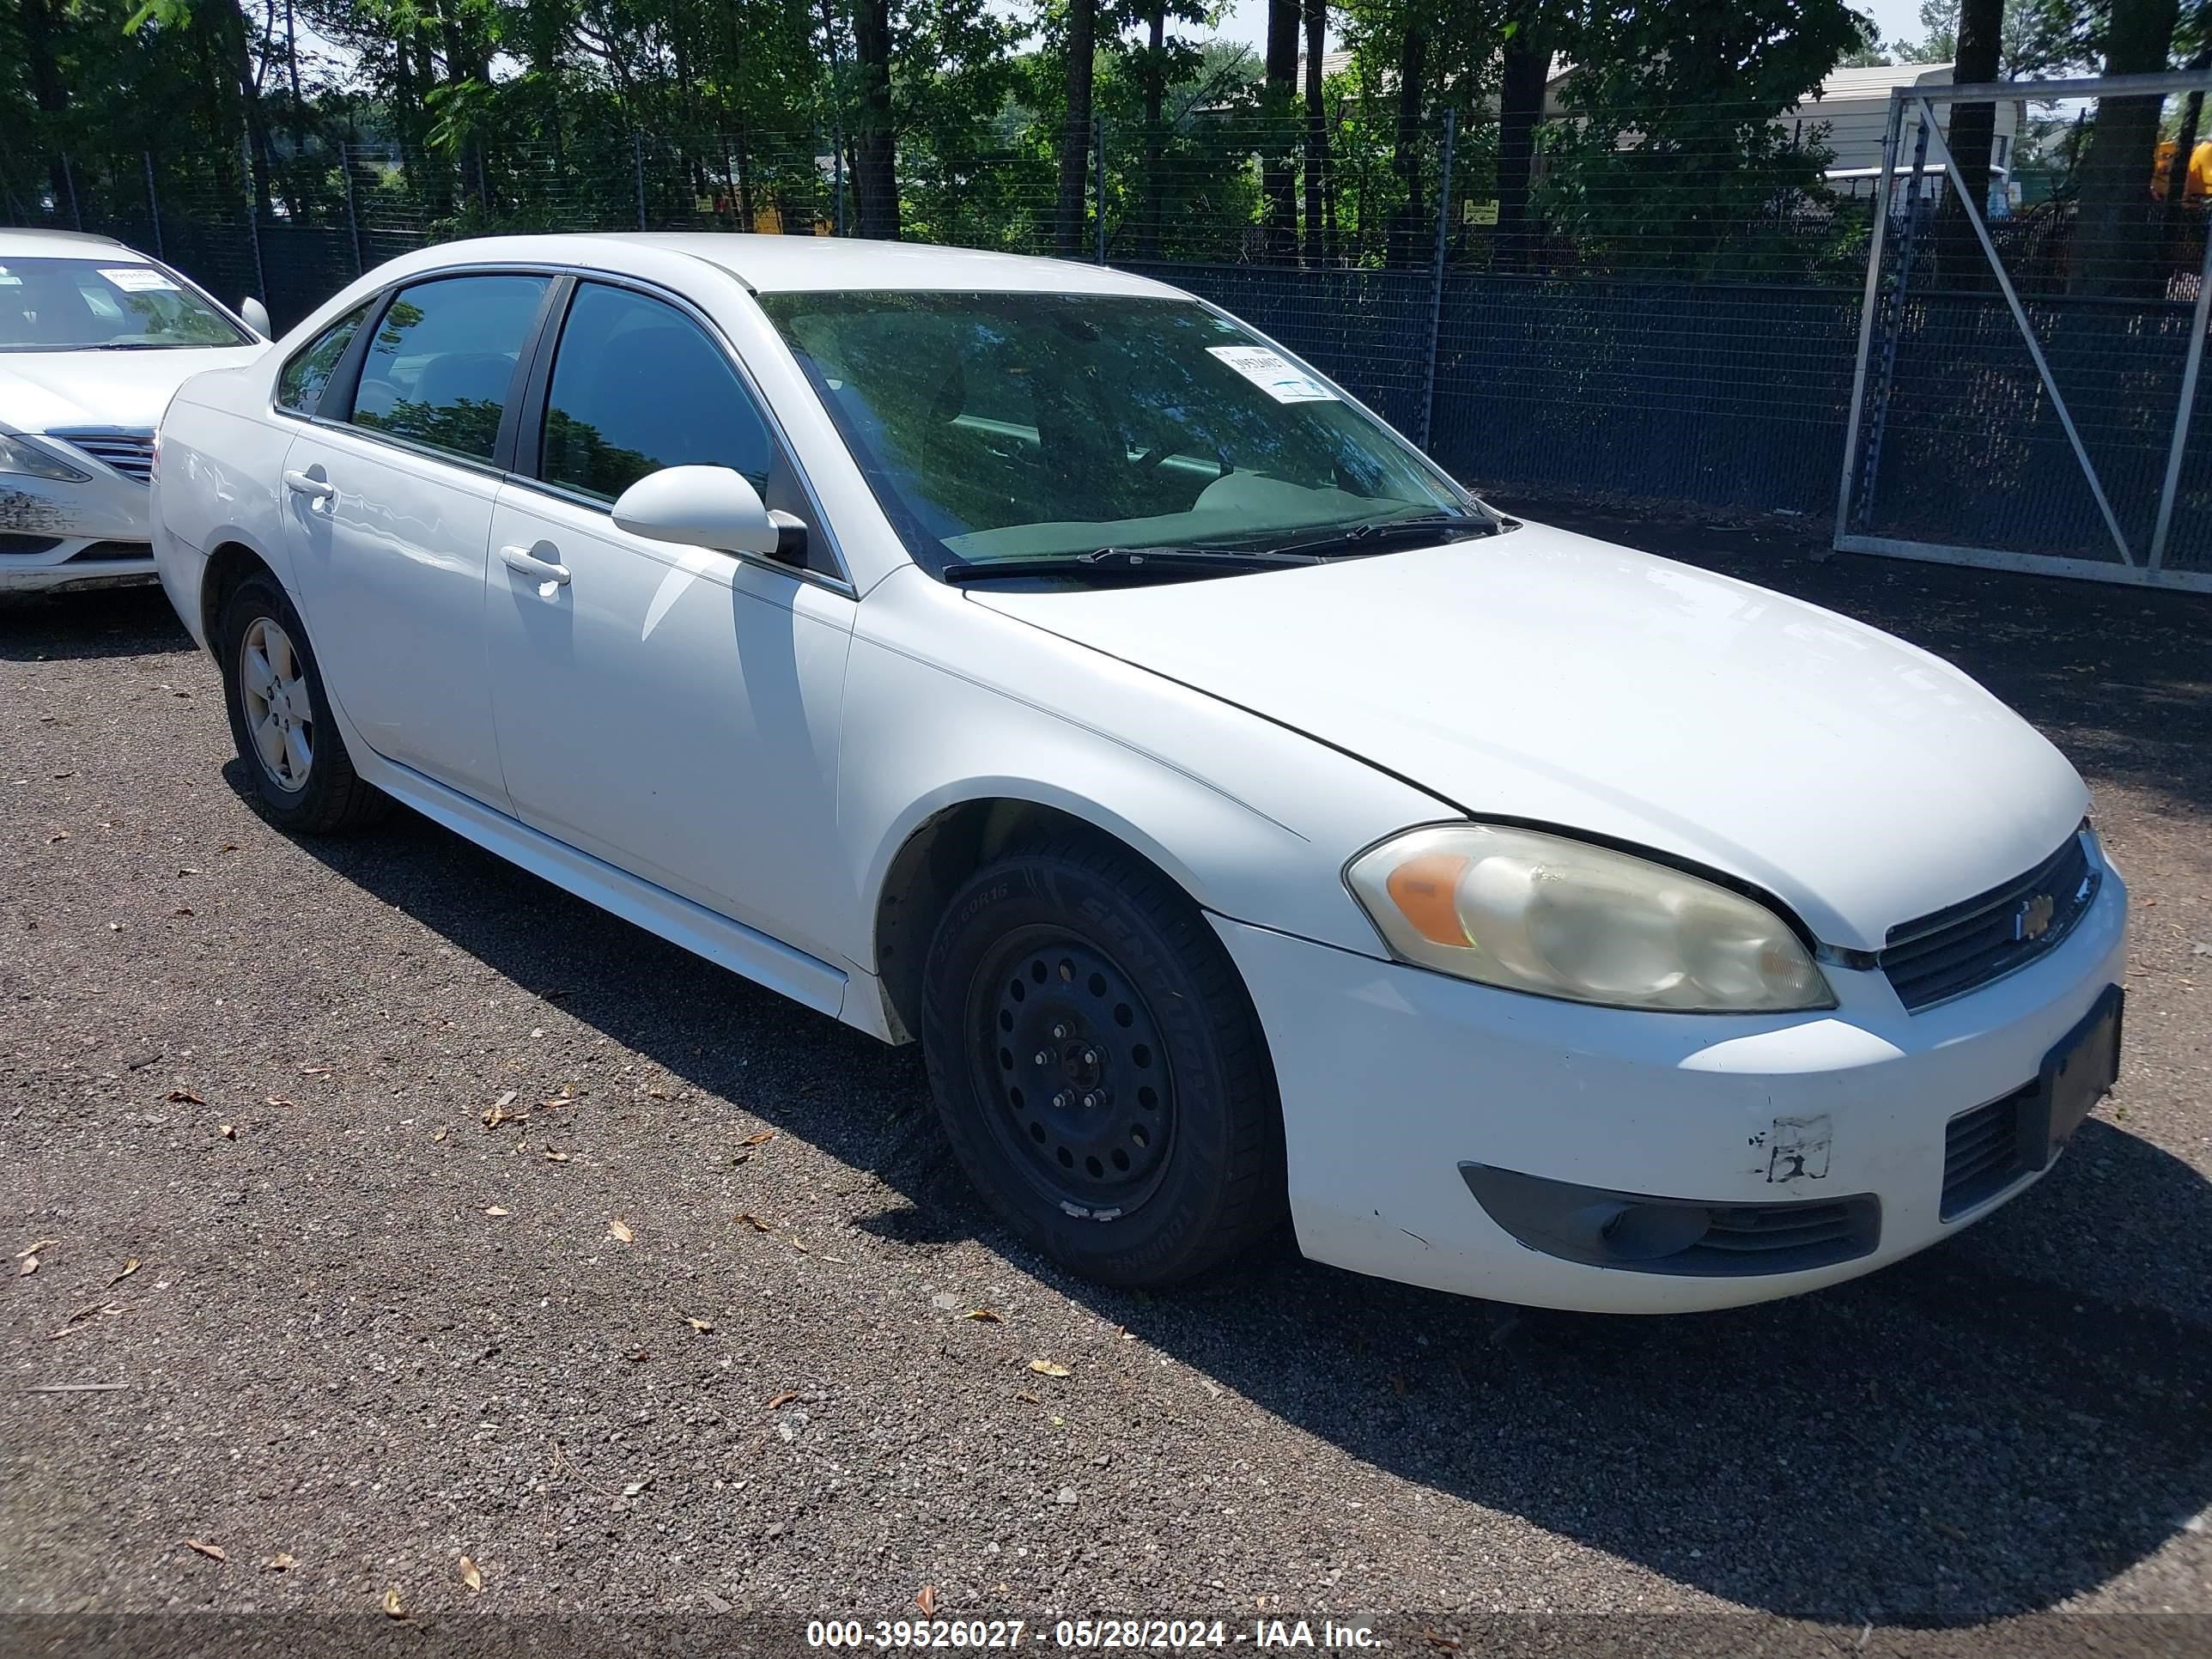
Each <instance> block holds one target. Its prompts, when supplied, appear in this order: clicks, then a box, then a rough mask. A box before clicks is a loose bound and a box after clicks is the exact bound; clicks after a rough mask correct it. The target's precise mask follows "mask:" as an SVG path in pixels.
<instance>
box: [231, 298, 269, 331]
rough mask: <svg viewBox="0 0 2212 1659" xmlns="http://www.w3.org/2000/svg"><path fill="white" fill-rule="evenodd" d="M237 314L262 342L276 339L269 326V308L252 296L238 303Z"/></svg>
mask: <svg viewBox="0 0 2212 1659" xmlns="http://www.w3.org/2000/svg"><path fill="white" fill-rule="evenodd" d="M238 314H239V315H240V316H241V317H243V318H245V319H246V326H247V327H248V328H250V329H252V331H254V332H255V333H256V334H258V335H259V336H260V337H262V338H263V339H264V340H273V339H275V338H276V330H274V329H272V328H270V326H269V307H267V306H264V305H263V304H262V303H261V301H258V300H257V299H255V298H254V297H253V296H252V295H250V294H249V295H246V298H244V299H243V300H240V301H239V302H238Z"/></svg>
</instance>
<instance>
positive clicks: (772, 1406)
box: [761, 1389, 799, 1412]
mask: <svg viewBox="0 0 2212 1659" xmlns="http://www.w3.org/2000/svg"><path fill="white" fill-rule="evenodd" d="M798 1398H799V1390H798V1389H785V1390H784V1391H783V1392H782V1393H781V1394H780V1395H776V1397H775V1399H773V1400H771V1401H769V1402H768V1404H767V1405H765V1406H763V1407H761V1409H762V1410H763V1411H764V1412H774V1411H781V1410H782V1409H783V1408H784V1407H786V1406H788V1405H789V1404H790V1403H791V1402H792V1401H794V1400H796V1399H798Z"/></svg>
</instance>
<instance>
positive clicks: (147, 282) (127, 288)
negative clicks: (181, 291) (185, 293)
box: [100, 265, 177, 294]
mask: <svg viewBox="0 0 2212 1659" xmlns="http://www.w3.org/2000/svg"><path fill="white" fill-rule="evenodd" d="M100 275H101V276H105V277H106V278H107V280H108V281H109V282H111V283H114V284H115V286H116V287H118V288H119V289H122V290H123V291H124V292H125V294H149V293H156V292H158V293H163V294H173V293H175V292H176V289H177V285H176V284H175V283H173V282H171V281H170V280H169V279H168V278H167V276H163V275H162V274H161V272H160V271H158V270H155V269H153V267H152V266H150V265H115V266H112V267H111V266H106V265H103V266H101V267H100Z"/></svg>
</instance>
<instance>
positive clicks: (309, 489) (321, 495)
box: [284, 472, 338, 503]
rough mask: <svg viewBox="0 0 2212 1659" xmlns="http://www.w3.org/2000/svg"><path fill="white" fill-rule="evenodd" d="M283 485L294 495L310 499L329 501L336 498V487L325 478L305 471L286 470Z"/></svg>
mask: <svg viewBox="0 0 2212 1659" xmlns="http://www.w3.org/2000/svg"><path fill="white" fill-rule="evenodd" d="M284 486H285V488H286V489H289V490H290V491H291V492H292V493H293V494H294V495H305V496H306V497H307V499H308V500H309V501H322V502H325V503H327V502H331V501H336V500H337V498H338V487H337V485H336V484H334V483H331V481H330V480H329V479H327V478H316V477H309V476H308V475H307V473H305V472H287V473H286V474H285V475H284Z"/></svg>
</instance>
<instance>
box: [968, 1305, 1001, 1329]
mask: <svg viewBox="0 0 2212 1659" xmlns="http://www.w3.org/2000/svg"><path fill="white" fill-rule="evenodd" d="M961 1317H962V1318H963V1319H980V1320H981V1321H982V1322H984V1323H985V1324H986V1325H1003V1324H1005V1323H1006V1321H1005V1320H1003V1319H1001V1318H1000V1316H998V1315H997V1314H995V1313H993V1312H992V1311H991V1310H989V1309H988V1308H970V1309H969V1310H968V1311H967V1312H966V1313H964V1314H962V1315H961Z"/></svg>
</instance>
